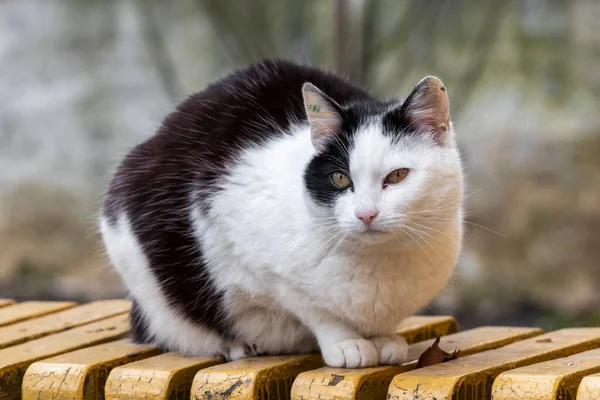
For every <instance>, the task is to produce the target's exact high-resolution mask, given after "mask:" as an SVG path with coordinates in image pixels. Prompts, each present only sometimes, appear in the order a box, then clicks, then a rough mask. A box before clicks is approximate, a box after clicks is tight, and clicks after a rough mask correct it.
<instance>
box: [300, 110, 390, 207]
mask: <svg viewBox="0 0 600 400" xmlns="http://www.w3.org/2000/svg"><path fill="white" fill-rule="evenodd" d="M387 107H389V105H388V104H387V103H383V102H379V101H370V102H361V103H356V104H353V105H351V106H349V107H348V108H346V109H344V110H341V115H342V126H341V128H340V131H339V132H338V133H337V134H336V135H335V137H334V138H332V139H331V140H330V142H329V143H328V146H327V148H326V149H325V151H323V152H321V153H320V154H318V155H316V156H315V157H314V158H313V159H312V160H311V162H310V163H309V164H308V166H307V167H306V170H305V172H304V184H305V186H306V190H308V193H309V194H310V197H311V198H312V199H313V201H315V202H316V203H317V204H319V205H322V206H326V207H333V205H334V204H335V201H336V199H337V198H338V197H339V196H340V195H342V194H344V193H345V192H346V191H348V190H352V186H351V187H350V188H346V189H340V188H339V187H337V186H335V185H334V184H333V182H332V181H331V173H332V172H336V171H339V172H343V173H344V174H346V175H348V176H349V177H350V179H352V176H351V175H350V159H349V156H350V153H351V152H352V148H353V147H354V139H355V135H356V133H357V132H358V131H360V129H361V126H363V125H365V124H368V123H369V120H370V119H373V118H375V117H376V116H377V115H380V114H382V113H384V112H385V110H386V109H387Z"/></svg>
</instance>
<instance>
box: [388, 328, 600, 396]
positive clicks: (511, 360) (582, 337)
mask: <svg viewBox="0 0 600 400" xmlns="http://www.w3.org/2000/svg"><path fill="white" fill-rule="evenodd" d="M597 347H600V328H572V329H562V330H559V331H556V332H550V333H547V334H544V335H541V336H537V337H534V338H531V339H526V340H522V341H520V342H517V343H512V344H509V345H507V346H504V347H501V348H499V349H495V350H489V351H485V352H483V353H478V354H473V355H470V356H467V357H462V358H459V359H457V360H452V361H449V362H446V363H443V364H438V365H433V366H430V367H427V368H420V369H416V370H413V371H410V372H405V373H402V374H400V375H397V376H395V377H394V379H393V380H392V383H391V384H390V387H389V391H388V400H401V399H410V400H414V399H418V400H422V399H434V398H435V399H437V400H442V399H452V398H453V396H454V395H456V396H457V397H458V398H464V397H467V398H474V399H489V398H490V396H491V389H492V383H493V381H494V379H495V378H496V377H497V376H498V375H499V374H501V373H502V372H505V371H508V370H511V369H514V368H518V367H521V366H525V365H530V364H534V363H537V362H541V361H546V360H550V359H554V358H559V357H566V356H569V355H571V354H575V353H579V352H582V351H586V350H590V349H594V348H597Z"/></svg>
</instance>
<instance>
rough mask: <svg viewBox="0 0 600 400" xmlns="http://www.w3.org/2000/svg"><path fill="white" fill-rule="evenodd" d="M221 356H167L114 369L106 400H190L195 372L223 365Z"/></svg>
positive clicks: (109, 378)
mask: <svg viewBox="0 0 600 400" xmlns="http://www.w3.org/2000/svg"><path fill="white" fill-rule="evenodd" d="M223 362H224V360H223V359H222V358H220V357H184V356H182V355H180V354H178V353H165V354H161V355H158V356H155V357H150V358H146V359H144V360H141V361H137V362H133V363H131V364H127V365H123V366H121V367H117V368H115V369H113V370H112V371H111V373H110V375H109V376H108V380H107V381H106V388H105V393H104V396H105V399H106V400H117V399H122V400H125V399H127V400H136V399H139V400H184V399H185V400H188V399H189V398H190V390H191V386H192V380H193V379H194V376H195V375H196V373H197V372H198V371H199V370H201V369H203V368H208V367H211V366H213V365H216V364H220V363H223Z"/></svg>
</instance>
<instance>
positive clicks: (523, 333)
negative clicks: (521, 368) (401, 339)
mask: <svg viewBox="0 0 600 400" xmlns="http://www.w3.org/2000/svg"><path fill="white" fill-rule="evenodd" d="M541 333H542V330H541V329H539V328H508V327H481V328H476V329H472V330H468V331H463V332H460V333H455V334H451V335H448V336H443V337H442V338H441V341H440V347H442V348H443V349H445V350H447V351H452V350H454V349H455V348H457V347H458V348H459V349H460V350H461V351H460V353H459V357H460V356H466V355H469V354H473V353H476V352H480V351H484V350H488V349H493V348H497V347H500V346H503V345H506V344H508V343H512V342H515V341H518V340H523V339H525V338H529V337H532V336H535V335H539V334H541ZM433 340H434V339H431V340H428V341H425V342H420V343H416V344H412V345H410V346H409V351H408V359H409V360H411V361H410V362H408V363H406V364H404V365H402V366H384V367H376V368H363V369H343V368H329V367H324V368H320V369H316V370H313V371H306V372H303V373H301V374H300V375H298V378H296V381H295V382H294V384H293V386H292V392H291V398H292V399H297V400H300V399H304V400H306V399H321V400H328V399H330V400H334V399H342V398H344V399H385V397H386V395H387V391H388V387H389V385H390V382H391V380H392V378H393V377H394V376H395V375H397V374H400V373H402V372H405V371H409V370H412V369H414V368H415V366H416V362H417V360H418V358H419V356H420V355H421V354H422V353H423V351H425V349H427V348H428V347H429V346H431V344H432V343H433Z"/></svg>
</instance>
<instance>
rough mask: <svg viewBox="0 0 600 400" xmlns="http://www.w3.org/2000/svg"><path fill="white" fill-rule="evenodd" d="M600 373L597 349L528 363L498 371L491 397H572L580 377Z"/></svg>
mask: <svg viewBox="0 0 600 400" xmlns="http://www.w3.org/2000/svg"><path fill="white" fill-rule="evenodd" d="M597 372H600V349H595V350H590V351H585V352H583V353H579V354H575V355H572V356H570V357H565V358H559V359H557V360H550V361H546V362H542V363H538V364H533V365H528V366H526V367H521V368H517V369H513V370H510V371H507V372H504V373H502V374H500V375H499V376H498V377H497V378H496V380H495V381H494V385H493V386H492V396H493V398H494V400H520V399H531V400H545V399H549V400H550V399H551V400H562V399H574V398H575V397H576V396H577V387H578V386H579V383H580V382H581V379H582V378H583V377H584V376H586V375H590V374H594V373H597Z"/></svg>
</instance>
